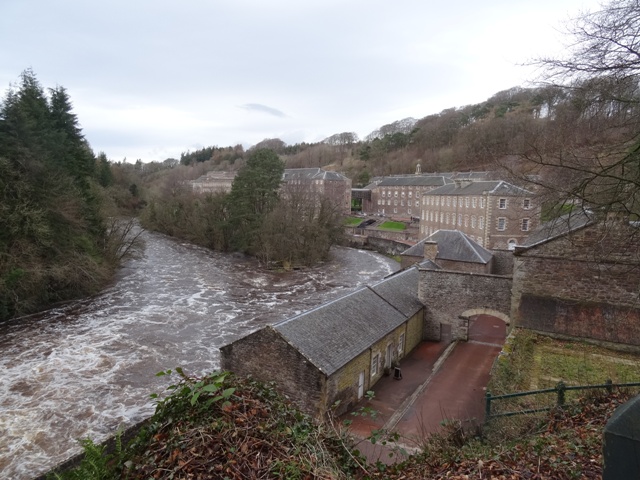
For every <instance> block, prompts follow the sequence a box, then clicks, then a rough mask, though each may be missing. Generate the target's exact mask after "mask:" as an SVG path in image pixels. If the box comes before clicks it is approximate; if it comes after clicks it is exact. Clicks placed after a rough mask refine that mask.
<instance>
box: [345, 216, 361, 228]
mask: <svg viewBox="0 0 640 480" xmlns="http://www.w3.org/2000/svg"><path fill="white" fill-rule="evenodd" d="M360 223H362V218H357V217H347V218H345V219H344V225H345V226H347V227H353V226H355V225H359V224H360Z"/></svg>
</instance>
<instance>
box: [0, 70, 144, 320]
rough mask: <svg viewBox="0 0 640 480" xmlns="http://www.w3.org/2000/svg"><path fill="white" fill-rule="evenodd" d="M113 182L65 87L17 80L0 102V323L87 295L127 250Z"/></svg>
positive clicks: (127, 228) (129, 235)
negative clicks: (17, 82)
mask: <svg viewBox="0 0 640 480" xmlns="http://www.w3.org/2000/svg"><path fill="white" fill-rule="evenodd" d="M109 189H115V187H114V186H113V176H112V172H111V169H110V165H109V162H108V161H107V159H106V157H105V156H104V155H103V154H100V155H98V156H97V157H96V156H95V155H94V153H93V151H92V150H91V148H90V146H89V144H88V143H87V141H86V140H85V138H84V136H83V134H82V130H81V128H80V125H79V123H78V119H77V118H76V115H75V114H74V113H73V109H72V104H71V99H70V98H69V95H68V94H67V92H66V90H65V89H64V88H63V87H56V88H53V89H49V90H48V92H46V93H45V90H44V89H43V87H42V86H41V85H40V83H39V82H38V80H37V79H36V77H35V75H34V73H33V72H31V71H30V70H27V71H25V72H23V73H22V75H21V76H20V82H19V84H18V85H17V86H15V87H13V88H11V89H10V90H9V91H8V92H7V94H6V96H5V97H4V99H3V100H2V103H1V104H0V192H1V194H0V195H1V197H0V225H1V226H0V321H2V320H6V319H8V318H11V317H13V316H19V315H24V314H27V313H32V312H34V311H37V310H39V309H42V308H45V307H47V306H49V305H50V304H52V303H55V302H59V301H63V300H68V299H71V298H77V297H81V296H86V295H90V294H92V293H95V292H97V291H98V290H99V289H100V288H102V287H103V286H104V284H105V283H106V282H107V281H109V280H110V278H111V275H112V273H113V271H114V269H115V268H116V267H117V265H118V264H119V262H120V261H121V260H122V258H123V257H124V256H126V255H129V254H131V253H132V249H131V248H130V247H131V245H132V244H131V242H132V239H133V238H134V237H135V234H133V231H132V229H131V227H132V224H131V223H130V222H121V221H117V220H116V218H115V216H116V215H117V211H116V208H115V204H114V201H113V199H112V197H111V196H110V194H109Z"/></svg>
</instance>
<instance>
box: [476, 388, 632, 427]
mask: <svg viewBox="0 0 640 480" xmlns="http://www.w3.org/2000/svg"><path fill="white" fill-rule="evenodd" d="M639 386H640V382H636V383H613V382H612V381H611V380H607V381H606V382H605V383H603V384H602V385H579V386H567V385H565V384H564V382H562V381H560V382H558V384H557V385H556V386H555V387H554V388H547V389H544V390H531V391H528V392H517V393H508V394H506V395H495V396H494V395H491V393H490V392H487V393H486V394H485V410H484V413H485V419H484V421H485V423H486V422H488V421H489V420H491V419H492V418H497V417H512V416H514V415H524V414H528V413H538V412H545V411H548V410H551V408H553V407H542V408H530V409H526V410H517V411H513V412H500V413H491V403H492V402H496V401H499V400H506V399H509V398H517V397H527V396H530V395H540V394H549V393H555V394H556V395H557V398H556V406H559V407H561V406H563V405H564V404H565V393H566V392H568V391H572V390H593V389H597V388H604V389H606V390H607V391H608V392H609V393H611V392H612V391H613V389H614V387H615V388H624V387H639Z"/></svg>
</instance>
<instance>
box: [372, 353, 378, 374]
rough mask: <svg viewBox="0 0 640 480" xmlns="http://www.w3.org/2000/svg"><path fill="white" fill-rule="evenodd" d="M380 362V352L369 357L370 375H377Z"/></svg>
mask: <svg viewBox="0 0 640 480" xmlns="http://www.w3.org/2000/svg"><path fill="white" fill-rule="evenodd" d="M379 363H380V354H379V353H376V354H375V355H374V356H373V358H372V359H371V376H372V377H375V376H376V375H378V364H379Z"/></svg>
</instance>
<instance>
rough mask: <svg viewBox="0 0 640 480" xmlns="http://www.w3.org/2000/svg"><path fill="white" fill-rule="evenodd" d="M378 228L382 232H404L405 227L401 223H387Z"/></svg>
mask: <svg viewBox="0 0 640 480" xmlns="http://www.w3.org/2000/svg"><path fill="white" fill-rule="evenodd" d="M379 228H382V229H384V230H405V229H406V228H407V226H406V225H405V224H404V223H403V222H392V221H387V222H384V223H383V224H382V225H380V227H379Z"/></svg>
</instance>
